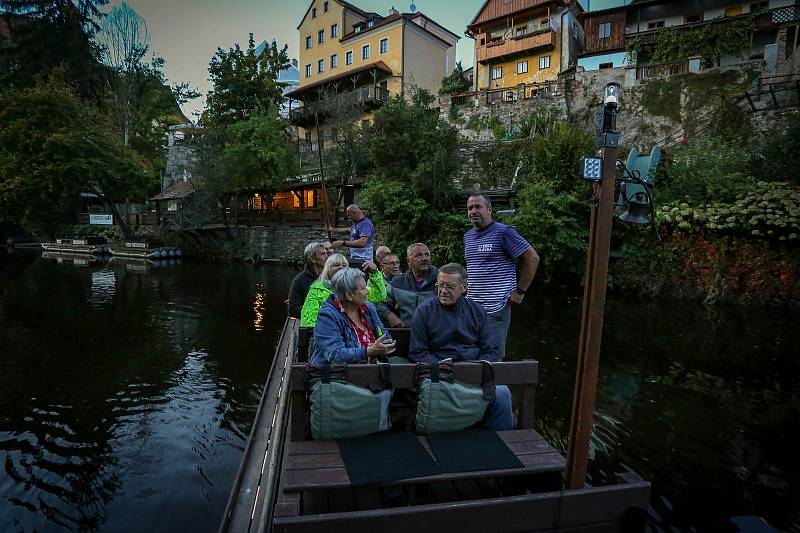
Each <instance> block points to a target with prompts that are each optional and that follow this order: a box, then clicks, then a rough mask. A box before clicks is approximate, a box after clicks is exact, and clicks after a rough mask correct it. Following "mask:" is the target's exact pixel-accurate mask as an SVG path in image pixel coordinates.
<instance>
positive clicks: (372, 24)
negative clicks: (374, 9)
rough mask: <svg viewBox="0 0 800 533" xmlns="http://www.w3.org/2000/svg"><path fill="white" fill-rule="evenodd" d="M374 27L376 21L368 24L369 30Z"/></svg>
mask: <svg viewBox="0 0 800 533" xmlns="http://www.w3.org/2000/svg"><path fill="white" fill-rule="evenodd" d="M374 25H375V21H374V20H370V21H369V22H367V28H371V27H373V26H374Z"/></svg>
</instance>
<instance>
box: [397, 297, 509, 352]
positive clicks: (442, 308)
mask: <svg viewBox="0 0 800 533" xmlns="http://www.w3.org/2000/svg"><path fill="white" fill-rule="evenodd" d="M495 339H496V337H495V333H494V330H493V329H492V327H491V326H490V325H489V319H488V318H487V317H486V311H484V310H483V306H481V304H479V303H477V302H474V301H472V300H468V299H467V298H464V297H463V296H462V297H461V298H459V300H458V301H457V302H456V303H455V304H454V305H442V304H441V303H440V302H439V299H438V298H434V299H432V300H428V301H427V302H425V303H423V304H422V305H420V306H419V309H417V313H416V314H415V315H414V321H413V322H412V324H411V346H410V347H409V350H408V357H409V359H411V360H412V361H419V362H424V363H436V362H438V361H441V360H442V359H448V358H452V359H453V361H474V360H476V359H482V360H484V361H498V360H499V357H498V355H497V341H496V340H495Z"/></svg>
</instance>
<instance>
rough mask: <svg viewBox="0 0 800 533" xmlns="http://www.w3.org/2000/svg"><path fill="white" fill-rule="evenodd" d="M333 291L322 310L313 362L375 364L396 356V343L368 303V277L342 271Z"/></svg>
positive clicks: (335, 278) (315, 335) (333, 286)
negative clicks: (379, 360)
mask: <svg viewBox="0 0 800 533" xmlns="http://www.w3.org/2000/svg"><path fill="white" fill-rule="evenodd" d="M378 276H380V273H379V272H378ZM331 289H332V290H333V294H332V295H331V296H330V297H329V298H328V299H327V300H326V301H325V303H323V304H322V306H321V307H320V309H319V314H318V316H317V322H316V326H314V347H313V349H312V351H311V357H309V362H310V363H312V364H321V363H358V362H362V363H365V362H374V361H376V360H377V359H381V358H384V357H386V356H387V355H389V354H390V353H392V352H394V350H395V341H394V339H392V338H391V337H390V336H389V335H388V334H387V333H386V327H385V326H384V325H383V323H382V322H381V319H380V318H379V317H378V312H377V311H376V310H375V306H374V305H373V304H372V303H370V302H368V301H367V283H366V281H365V280H364V273H363V272H361V271H360V270H358V269H355V268H342V269H341V270H339V271H338V272H336V274H335V275H334V276H333V279H332V280H331Z"/></svg>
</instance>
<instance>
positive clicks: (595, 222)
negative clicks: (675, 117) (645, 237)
mask: <svg viewBox="0 0 800 533" xmlns="http://www.w3.org/2000/svg"><path fill="white" fill-rule="evenodd" d="M613 144H614V146H609V145H608V143H607V144H606V146H605V147H603V148H602V149H601V155H602V158H603V175H602V176H603V180H602V182H600V183H595V184H594V195H595V198H594V200H595V201H594V204H593V205H592V209H591V217H590V222H589V250H588V253H587V256H586V278H585V285H584V288H583V311H582V313H581V334H580V339H579V341H578V365H577V370H576V372H575V393H574V398H573V402H572V418H571V423H570V432H569V447H568V450H567V466H566V472H565V479H566V485H567V488H569V489H580V488H583V486H584V485H585V483H586V469H587V464H588V462H589V439H590V437H591V434H592V421H593V415H594V401H595V395H596V392H597V374H598V368H599V365H600V344H601V339H602V335H603V314H604V312H605V303H606V285H607V282H608V255H609V249H610V246H611V221H612V217H613V211H614V181H615V178H616V161H617V152H618V149H619V148H618V146H616V142H615V143H613Z"/></svg>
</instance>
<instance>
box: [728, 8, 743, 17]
mask: <svg viewBox="0 0 800 533" xmlns="http://www.w3.org/2000/svg"><path fill="white" fill-rule="evenodd" d="M741 14H742V6H731V7H726V8H725V16H726V17H738V16H739V15H741Z"/></svg>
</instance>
